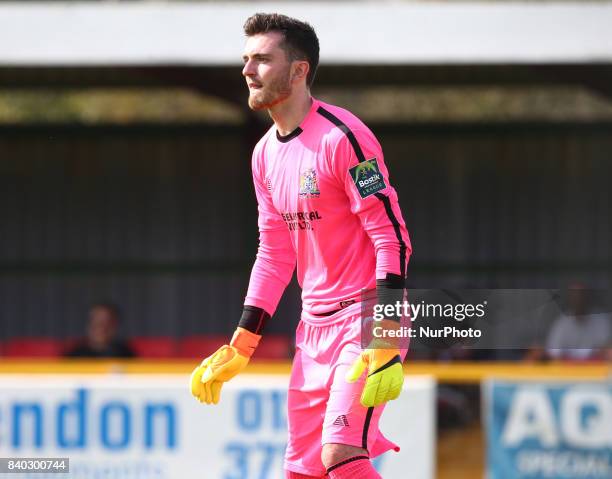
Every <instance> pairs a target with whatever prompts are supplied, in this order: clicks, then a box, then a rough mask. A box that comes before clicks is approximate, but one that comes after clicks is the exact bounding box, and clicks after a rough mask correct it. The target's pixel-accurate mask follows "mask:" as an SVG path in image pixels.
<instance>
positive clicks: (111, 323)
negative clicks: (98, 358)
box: [88, 306, 117, 348]
mask: <svg viewBox="0 0 612 479" xmlns="http://www.w3.org/2000/svg"><path fill="white" fill-rule="evenodd" d="M116 331H117V320H116V318H115V317H114V316H113V314H112V312H111V311H109V310H108V308H104V307H100V306H97V307H94V308H92V309H91V311H90V312H89V328H88V336H89V342H90V343H91V345H92V346H94V347H100V348H103V347H106V346H107V345H108V344H110V342H111V341H112V340H113V339H114V337H115V333H116Z"/></svg>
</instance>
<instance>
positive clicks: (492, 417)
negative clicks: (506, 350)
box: [484, 381, 612, 479]
mask: <svg viewBox="0 0 612 479" xmlns="http://www.w3.org/2000/svg"><path fill="white" fill-rule="evenodd" d="M484 399H485V404H484V414H485V417H486V427H487V471H488V477H489V479H523V478H525V479H610V478H612V383H611V382H600V383H598V382H588V383H586V382H584V383H583V382H580V383H559V382H546V383H542V382H538V383H536V382H506V381H503V382H502V381H499V382H498V381H491V382H489V383H488V384H487V386H486V389H485V398H484Z"/></svg>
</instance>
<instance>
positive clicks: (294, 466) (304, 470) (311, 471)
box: [283, 461, 327, 477]
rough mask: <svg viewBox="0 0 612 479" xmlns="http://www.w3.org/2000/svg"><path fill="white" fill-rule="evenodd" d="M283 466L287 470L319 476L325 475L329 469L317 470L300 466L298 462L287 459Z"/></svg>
mask: <svg viewBox="0 0 612 479" xmlns="http://www.w3.org/2000/svg"><path fill="white" fill-rule="evenodd" d="M283 467H284V469H285V470H286V471H291V472H299V473H300V474H306V475H307V476H314V477H319V476H321V475H323V476H324V475H325V474H327V471H326V470H325V469H323V471H321V470H318V471H315V470H314V469H308V468H307V467H304V466H300V465H298V464H294V463H292V462H287V461H284V462H283Z"/></svg>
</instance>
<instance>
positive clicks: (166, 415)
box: [0, 375, 435, 479]
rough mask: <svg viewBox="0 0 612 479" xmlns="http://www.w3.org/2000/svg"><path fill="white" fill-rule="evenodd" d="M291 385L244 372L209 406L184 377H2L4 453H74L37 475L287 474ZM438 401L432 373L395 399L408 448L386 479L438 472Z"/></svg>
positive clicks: (387, 458) (261, 477) (206, 478)
mask: <svg viewBox="0 0 612 479" xmlns="http://www.w3.org/2000/svg"><path fill="white" fill-rule="evenodd" d="M287 382H288V378H287V377H286V376H267V375H244V376H243V377H239V378H236V380H234V381H232V382H230V383H228V384H227V385H226V386H225V388H224V390H223V392H222V397H221V402H220V404H219V405H217V406H207V405H203V404H199V403H198V402H197V401H195V400H194V399H193V398H192V397H191V396H190V394H189V391H188V387H187V383H188V378H187V377H182V376H180V377H179V376H131V375H130V376H111V377H108V376H106V377H102V376H99V377H94V376H61V377H60V376H14V375H13V376H0V457H68V458H70V475H68V474H52V475H51V474H35V475H32V477H36V478H38V479H41V478H42V477H51V478H55V479H60V478H61V477H70V478H71V479H94V478H95V479H111V478H112V479H174V478H182V477H198V478H201V479H280V478H282V477H284V476H283V472H282V458H283V453H284V449H285V444H286V436H287V432H286V431H287V429H286V421H287V418H286V415H287V413H286V388H287ZM434 404H435V383H434V381H433V379H431V378H427V377H422V378H421V377H418V378H414V377H413V378H409V379H408V380H407V381H406V386H405V391H404V393H403V394H402V395H401V396H400V398H399V399H398V400H396V401H393V402H391V403H390V404H389V405H388V407H387V410H386V411H385V414H384V415H383V418H382V420H381V429H382V430H383V431H384V433H385V435H386V436H387V437H388V438H390V439H392V440H393V441H394V442H396V443H397V444H399V445H400V446H401V451H400V452H399V453H395V452H389V453H386V454H384V455H383V456H381V457H380V459H379V460H378V461H376V466H377V468H378V469H379V471H380V472H381V474H382V475H383V476H384V477H385V479H394V478H398V479H399V478H403V477H406V471H407V470H409V471H410V478H411V479H431V478H433V474H434V472H433V470H434V446H435V424H434V423H435V418H434V414H435V413H434ZM20 477H27V475H23V474H22V475H20Z"/></svg>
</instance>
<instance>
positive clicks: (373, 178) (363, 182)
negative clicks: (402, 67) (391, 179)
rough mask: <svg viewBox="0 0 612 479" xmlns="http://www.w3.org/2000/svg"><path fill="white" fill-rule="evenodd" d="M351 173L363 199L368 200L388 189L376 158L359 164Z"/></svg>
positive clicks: (351, 169) (350, 170)
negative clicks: (369, 197)
mask: <svg viewBox="0 0 612 479" xmlns="http://www.w3.org/2000/svg"><path fill="white" fill-rule="evenodd" d="M349 172H350V174H351V179H352V180H353V182H354V183H355V186H356V187H357V191H359V195H360V196H361V198H367V197H368V196H371V195H373V194H374V193H378V192H379V191H380V190H384V189H385V188H386V187H387V185H386V184H385V180H384V178H383V175H382V173H381V172H380V169H379V168H378V162H377V161H376V158H372V159H370V160H366V161H362V162H361V163H358V164H357V165H355V166H353V167H352V168H350V169H349Z"/></svg>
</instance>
